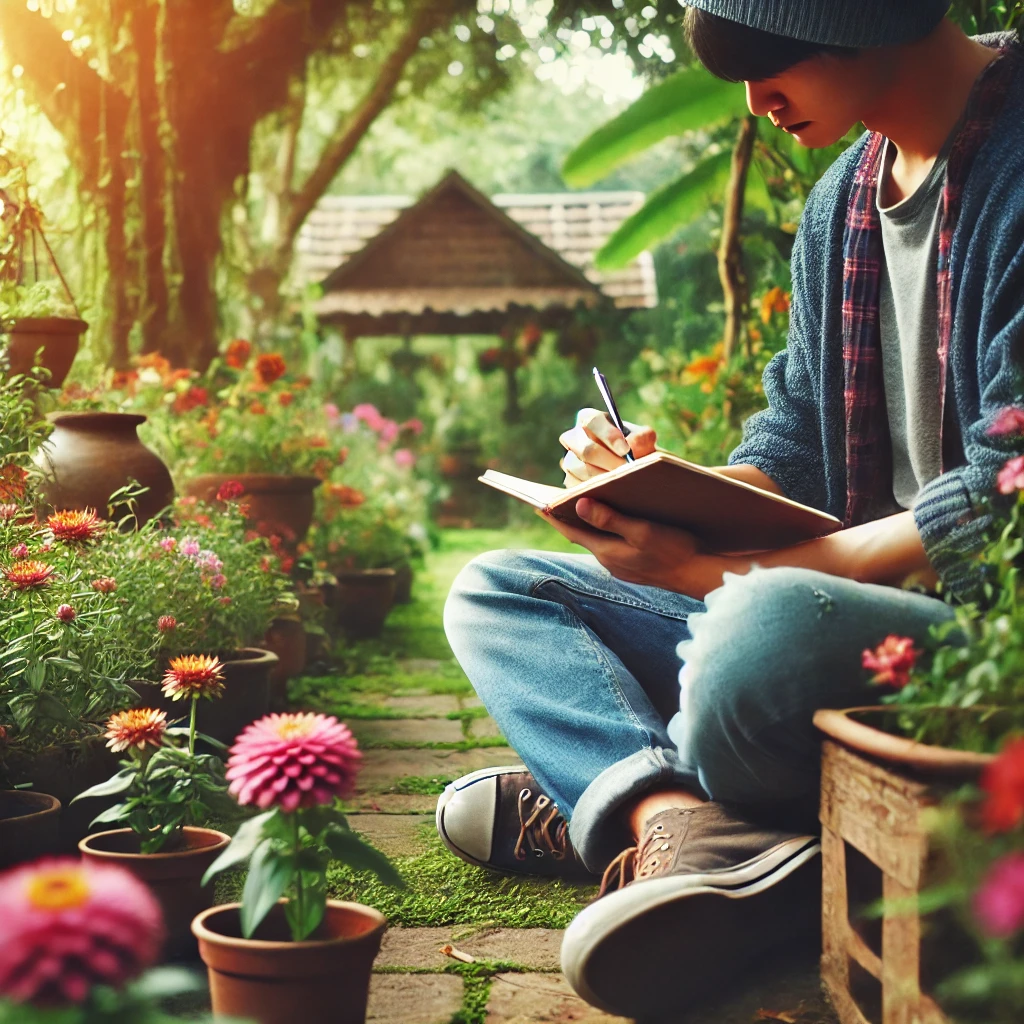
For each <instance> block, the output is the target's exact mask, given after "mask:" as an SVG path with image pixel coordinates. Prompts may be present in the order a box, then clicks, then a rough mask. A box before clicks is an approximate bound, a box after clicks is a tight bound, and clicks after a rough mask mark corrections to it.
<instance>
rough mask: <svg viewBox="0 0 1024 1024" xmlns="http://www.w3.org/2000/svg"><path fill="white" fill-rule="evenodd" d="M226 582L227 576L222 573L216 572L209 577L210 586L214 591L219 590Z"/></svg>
mask: <svg viewBox="0 0 1024 1024" xmlns="http://www.w3.org/2000/svg"><path fill="white" fill-rule="evenodd" d="M227 581H228V578H227V576H225V575H224V573H222V572H218V573H215V574H214V575H213V576H211V577H210V586H211V587H213V589H214V590H221V589H222V588H223V587H224V584H225V583H227Z"/></svg>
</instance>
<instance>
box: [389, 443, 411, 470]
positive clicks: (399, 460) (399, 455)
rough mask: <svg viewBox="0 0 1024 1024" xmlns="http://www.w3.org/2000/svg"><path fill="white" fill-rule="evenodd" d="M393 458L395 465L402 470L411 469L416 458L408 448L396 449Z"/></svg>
mask: <svg viewBox="0 0 1024 1024" xmlns="http://www.w3.org/2000/svg"><path fill="white" fill-rule="evenodd" d="M394 458H395V465H396V466H401V467H402V469H411V468H412V467H413V466H415V465H416V456H415V455H413V453H412V452H411V451H409V449H408V448H396V449H395V453H394Z"/></svg>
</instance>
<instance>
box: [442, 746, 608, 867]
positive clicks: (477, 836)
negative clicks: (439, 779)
mask: <svg viewBox="0 0 1024 1024" xmlns="http://www.w3.org/2000/svg"><path fill="white" fill-rule="evenodd" d="M436 821H437V831H438V834H439V835H440V837H441V841H442V842H443V843H444V845H445V846H447V847H448V849H449V850H451V852H452V853H454V854H455V856H456V857H459V858H461V859H462V860H464V861H466V862H467V863H468V864H475V865H476V866H477V867H481V868H491V869H492V870H494V871H506V872H511V873H514V874H522V875H542V876H545V877H547V878H583V877H586V878H592V877H593V876H591V875H590V872H588V871H587V869H586V868H585V867H584V866H583V863H582V861H580V860H579V858H578V857H577V856H576V851H575V850H573V848H572V843H570V842H569V829H568V826H567V825H566V822H565V818H563V817H562V815H561V813H560V812H559V810H558V806H557V805H556V804H554V803H552V802H551V799H550V797H548V796H547V795H546V794H545V793H543V792H542V791H541V789H540V787H539V786H538V785H537V780H536V779H534V777H533V776H532V775H531V774H530V773H529V772H528V771H527V770H526V767H525V766H524V765H521V764H520V765H511V766H509V767H505V768H482V769H481V770H480V771H476V772H472V773H470V774H469V775H464V776H463V777H462V778H461V779H456V780H455V781H454V782H453V783H451V784H450V785H449V786H448V787H447V788H446V789H445V791H444V792H443V793H442V794H441V796H440V798H439V799H438V801H437V815H436Z"/></svg>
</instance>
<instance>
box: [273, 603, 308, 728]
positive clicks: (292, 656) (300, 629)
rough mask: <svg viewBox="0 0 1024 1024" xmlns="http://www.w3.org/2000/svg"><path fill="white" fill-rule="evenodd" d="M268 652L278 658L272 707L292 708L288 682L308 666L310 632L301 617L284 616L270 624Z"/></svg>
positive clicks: (274, 675) (274, 668)
mask: <svg viewBox="0 0 1024 1024" xmlns="http://www.w3.org/2000/svg"><path fill="white" fill-rule="evenodd" d="M263 648H264V650H267V651H271V652H272V653H274V654H276V655H277V658H278V662H277V664H276V665H275V666H274V667H273V669H271V671H270V706H271V709H272V710H274V711H282V710H284V708H286V707H287V706H288V680H289V679H291V678H292V677H293V676H300V675H302V672H303V670H304V669H305V667H306V629H305V627H304V626H303V624H302V620H301V619H299V618H297V617H289V616H280V617H278V618H276V619H274V621H273V622H272V623H271V624H270V629H268V630H267V635H266V636H265V637H264V638H263Z"/></svg>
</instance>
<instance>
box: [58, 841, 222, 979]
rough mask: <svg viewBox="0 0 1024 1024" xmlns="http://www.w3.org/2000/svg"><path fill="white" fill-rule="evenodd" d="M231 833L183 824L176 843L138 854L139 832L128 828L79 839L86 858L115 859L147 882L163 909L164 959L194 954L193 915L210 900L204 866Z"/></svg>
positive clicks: (220, 848)
mask: <svg viewBox="0 0 1024 1024" xmlns="http://www.w3.org/2000/svg"><path fill="white" fill-rule="evenodd" d="M230 842H231V837H230V836H227V835H225V834H224V833H223V832H216V831H214V830H213V829H212V828H191V827H186V828H184V829H182V831H181V837H180V840H179V842H178V843H177V844H175V845H174V846H171V845H170V843H169V844H168V847H166V848H165V849H164V850H161V851H160V853H140V852H139V837H138V836H137V835H136V834H135V833H134V832H133V831H132V830H131V829H129V828H119V829H115V830H114V831H112V832H97V833H96V834H95V835H92V836H86V838H85V839H83V840H82V841H81V842H80V843H79V844H78V849H79V850H80V851H81V853H82V857H83V859H84V860H91V861H96V862H98V863H103V864H117V865H118V867H122V868H125V869H126V870H127V871H130V872H131V873H132V874H133V875H134V876H135V877H136V878H137V879H139V881H140V882H145V883H146V885H147V886H149V888H150V890H151V891H152V893H153V895H154V896H155V897H156V898H157V900H158V901H159V903H160V909H161V910H162V911H163V916H164V926H165V928H166V929H167V938H166V940H165V942H164V958H165V959H167V960H177V959H180V958H182V957H195V955H196V940H195V936H193V934H192V919H193V918H194V917H195V916H196V915H197V914H201V913H202V912H203V911H204V910H208V909H209V908H210V907H211V906H212V905H213V891H214V887H213V885H212V884H211V885H207V886H205V887H204V886H202V885H201V884H200V883H201V882H202V880H203V875H204V874H206V869H207V868H208V867H209V866H210V865H211V864H212V863H213V862H214V861H215V860H216V859H217V857H218V856H219V855H220V852H221V850H223V849H224V847H225V846H227V845H228V843H230Z"/></svg>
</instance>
